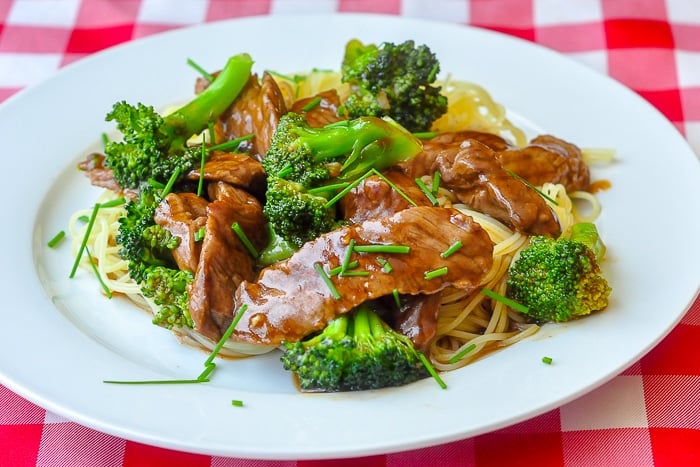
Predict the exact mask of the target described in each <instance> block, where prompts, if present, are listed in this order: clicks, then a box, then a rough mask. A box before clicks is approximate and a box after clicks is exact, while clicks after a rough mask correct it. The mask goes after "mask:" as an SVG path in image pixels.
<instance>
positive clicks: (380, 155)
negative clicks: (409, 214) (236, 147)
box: [262, 112, 422, 248]
mask: <svg viewBox="0 0 700 467" xmlns="http://www.w3.org/2000/svg"><path fill="white" fill-rule="evenodd" d="M421 150H422V145H421V143H420V141H419V140H418V139H417V138H415V137H414V136H413V135H412V134H410V133H409V132H407V131H406V130H405V129H404V128H402V127H401V126H399V125H397V124H396V122H393V121H392V120H390V119H381V118H376V117H360V118H357V119H354V120H350V121H343V122H339V123H334V124H331V125H327V126H325V127H322V128H312V127H310V126H309V125H308V123H307V121H306V119H305V118H304V117H303V116H302V115H299V114H296V113H291V112H290V113H287V114H285V115H284V116H283V117H282V118H281V119H280V122H279V125H278V127H277V129H276V130H275V133H274V134H273V137H272V141H271V144H270V148H269V149H268V151H267V153H266V155H265V158H264V159H263V161H262V165H263V168H264V169H265V172H266V173H267V177H268V178H267V191H266V196H265V197H266V200H265V206H264V213H265V215H266V217H267V219H268V221H269V222H270V226H271V228H272V229H273V230H274V231H275V232H276V233H277V235H279V236H280V237H281V238H282V239H284V240H285V241H287V242H289V243H291V244H292V245H294V246H296V248H299V247H300V246H301V245H303V244H304V243H305V242H307V241H309V240H311V239H314V238H316V237H318V236H319V235H320V234H322V233H325V232H328V231H330V230H333V229H334V228H335V227H336V226H337V225H338V221H337V220H336V209H335V206H334V204H333V203H328V200H329V199H328V198H330V197H332V196H333V195H335V193H336V192H337V191H338V184H340V186H342V184H343V183H349V182H351V181H354V180H356V179H357V178H359V177H360V176H362V175H364V174H365V173H367V172H368V171H369V170H370V169H377V170H382V169H385V168H387V167H389V166H391V165H394V164H396V163H398V162H400V161H403V160H406V159H409V158H411V157H413V156H415V155H416V154H418V153H419V152H420V151H421ZM329 204H330V205H329Z"/></svg>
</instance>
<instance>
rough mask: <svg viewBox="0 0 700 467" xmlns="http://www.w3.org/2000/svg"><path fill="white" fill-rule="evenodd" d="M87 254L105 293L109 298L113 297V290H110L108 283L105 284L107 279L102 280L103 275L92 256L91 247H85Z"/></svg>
mask: <svg viewBox="0 0 700 467" xmlns="http://www.w3.org/2000/svg"><path fill="white" fill-rule="evenodd" d="M85 254H86V255H87V257H88V261H89V262H90V267H92V272H94V273H95V276H97V281H98V282H99V283H100V285H101V286H102V290H104V291H105V295H107V298H112V291H111V290H109V287H107V284H105V281H103V280H102V276H101V275H100V271H99V270H98V269H97V265H96V264H95V260H94V259H93V258H92V255H91V254H90V249H89V248H88V247H85Z"/></svg>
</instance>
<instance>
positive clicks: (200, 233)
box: [194, 227, 207, 242]
mask: <svg viewBox="0 0 700 467" xmlns="http://www.w3.org/2000/svg"><path fill="white" fill-rule="evenodd" d="M206 233H207V229H206V228H205V227H200V228H199V230H197V231H196V232H195V233H194V241H195V242H201V241H202V240H204V235H206Z"/></svg>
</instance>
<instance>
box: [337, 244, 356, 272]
mask: <svg viewBox="0 0 700 467" xmlns="http://www.w3.org/2000/svg"><path fill="white" fill-rule="evenodd" d="M354 247H355V239H354V238H351V239H350V242H348V247H347V249H346V250H345V255H344V256H343V262H342V263H340V274H341V275H343V273H344V272H346V271H347V270H348V264H350V258H352V252H353V248H354Z"/></svg>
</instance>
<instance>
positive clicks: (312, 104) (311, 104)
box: [301, 96, 321, 112]
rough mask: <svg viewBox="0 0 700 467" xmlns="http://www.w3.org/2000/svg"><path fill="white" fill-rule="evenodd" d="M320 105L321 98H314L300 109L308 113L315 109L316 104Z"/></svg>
mask: <svg viewBox="0 0 700 467" xmlns="http://www.w3.org/2000/svg"><path fill="white" fill-rule="evenodd" d="M320 103H321V96H316V97H314V98H313V99H311V100H310V101H309V102H308V104H306V105H305V106H304V107H302V108H301V110H303V111H304V112H308V111H309V110H311V109H313V108H314V107H316V106H317V105H318V104H320Z"/></svg>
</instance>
